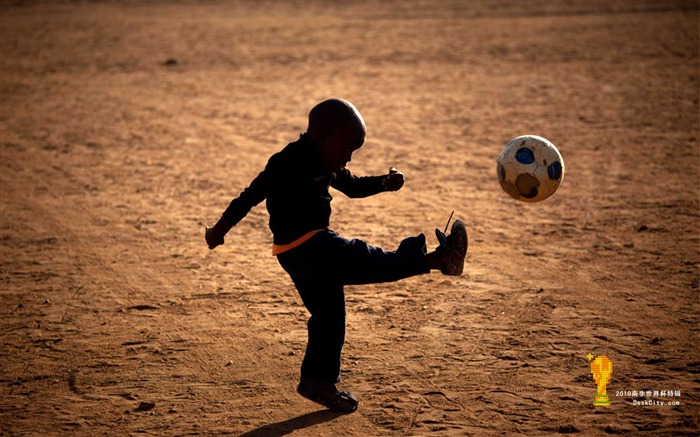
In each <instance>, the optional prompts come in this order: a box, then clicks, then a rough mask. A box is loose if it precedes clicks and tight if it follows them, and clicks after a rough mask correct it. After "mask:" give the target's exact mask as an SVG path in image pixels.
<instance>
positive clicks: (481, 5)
mask: <svg viewBox="0 0 700 437" xmlns="http://www.w3.org/2000/svg"><path fill="white" fill-rule="evenodd" d="M143 3H146V4H143ZM0 5H1V6H0V18H1V21H0V24H1V27H2V30H1V35H0V36H1V38H0V50H1V52H0V67H1V77H0V99H1V108H0V109H1V113H0V123H1V125H0V135H1V138H0V152H1V154H2V155H1V164H0V172H1V173H0V182H1V186H0V195H1V196H2V198H1V200H2V202H1V207H0V219H1V225H0V248H1V250H2V252H1V259H0V261H1V262H0V297H1V299H2V301H1V305H0V339H1V340H2V349H0V434H2V435H22V434H28V435H62V434H70V435H90V436H92V435H103V434H104V435H126V434H135V435H247V436H268V435H269V436H277V435H285V434H289V433H293V434H294V435H299V436H306V435H308V436H316V435H325V436H337V435H353V436H383V435H411V436H414V435H426V434H432V435H446V436H462V435H474V436H488V435H519V434H520V435H547V434H560V433H576V434H577V435H603V434H613V435H614V434H634V435H637V434H642V435H674V436H679V435H697V433H698V432H699V428H700V423H699V419H698V417H699V415H700V390H699V387H700V376H699V373H700V351H699V349H698V346H697V344H698V342H699V341H700V338H699V334H700V298H699V296H700V294H699V293H700V291H699V289H698V284H699V282H700V264H699V263H700V147H699V145H698V139H699V137H700V133H699V132H698V130H699V126H700V120H699V114H700V109H699V104H698V98H699V95H700V91H699V90H700V85H699V82H700V81H699V75H700V73H699V71H700V70H699V66H700V64H699V62H698V54H699V47H698V45H699V44H698V41H699V35H700V32H699V29H698V27H699V22H700V14H699V12H698V11H699V6H698V1H682V0H678V1H662V0H647V1H642V0H630V1H622V0H618V1H614V2H609V1H603V0H593V1H585V0H556V1H549V0H546V1H545V0H538V1H528V2H518V1H507V0H503V1H495V0H494V1H486V0H483V1H470V2H467V1H463V2H461V1H455V2H448V1H437V0H435V1H430V0H425V1H355V2H335V1H332V2H308V3H307V2H301V1H298V2H281V1H280V2H278V1H269V2H254V1H238V2H236V1H230V2H185V1H183V2H174V1H173V2H138V1H123V2H117V1H115V2H89V1H85V2H68V1H63V2H45V3H42V2H32V1H19V2H14V1H5V0H0ZM329 97H343V98H346V99H349V100H351V101H352V102H353V103H355V105H356V106H357V107H358V109H359V110H360V112H362V114H363V115H364V118H365V121H366V122H367V125H368V140H367V143H366V144H365V147H364V148H363V149H362V150H361V151H359V152H358V153H356V155H355V156H354V159H353V161H352V163H351V166H350V167H351V169H352V171H353V173H355V174H358V175H369V174H383V173H385V172H386V171H387V169H388V168H389V167H390V166H396V167H397V168H399V169H400V170H402V171H403V172H404V173H405V175H406V185H405V186H404V188H403V189H402V190H401V191H399V192H397V193H385V194H381V195H378V196H375V197H371V198H368V199H360V200H352V201H351V200H349V199H347V198H346V197H344V196H343V195H342V194H340V193H337V195H335V196H334V197H335V200H334V202H333V207H334V214H333V216H332V218H331V222H332V227H333V228H334V229H335V230H337V231H338V232H340V233H341V234H342V235H344V236H346V237H348V238H352V237H357V238H362V239H365V240H366V241H368V242H369V243H371V244H374V245H379V246H382V247H385V248H394V247H396V245H397V244H398V242H399V241H400V240H401V239H402V238H404V237H406V236H409V235H413V234H417V233H420V232H425V233H426V235H428V240H429V242H430V245H431V246H435V245H436V244H437V241H436V239H435V236H434V234H433V232H434V228H436V227H439V228H442V227H444V225H445V223H446V221H447V218H448V216H449V214H450V212H451V211H452V210H455V216H457V217H460V218H462V219H463V220H464V221H465V223H466V224H467V226H468V228H469V232H470V252H469V255H468V258H467V264H466V267H465V274H464V275H463V276H461V277H458V278H450V277H446V276H442V275H440V274H437V273H433V274H430V275H427V276H421V277H415V278H411V279H408V280H404V281H401V282H398V283H392V284H384V285H377V286H361V287H349V288H348V289H347V290H346V293H347V294H346V296H347V309H348V333H347V343H346V346H345V350H344V363H343V369H344V370H343V381H342V383H341V387H342V388H345V389H350V390H352V391H353V393H354V394H355V395H356V396H357V397H358V398H359V399H360V401H361V404H360V409H359V410H358V412H357V413H355V414H351V415H337V414H332V413H329V412H326V411H323V410H322V409H320V407H318V406H317V405H315V404H312V403H310V402H308V401H306V400H305V399H303V398H301V397H300V396H298V395H297V394H296V393H295V385H296V382H297V378H298V370H299V365H300V362H301V359H302V357H303V352H304V347H305V343H306V325H305V323H306V319H307V313H306V311H305V309H304V307H303V306H302V304H301V301H300V299H299V297H298V295H297V293H296V291H295V289H294V288H293V286H292V283H291V281H290V279H289V278H288V277H287V275H286V274H285V273H284V271H283V270H282V268H281V267H280V266H279V264H278V263H277V261H276V259H275V258H274V257H272V256H271V255H270V251H271V241H272V236H271V233H270V231H269V230H268V228H267V220H268V215H267V212H266V210H265V207H264V205H260V206H258V207H257V208H255V209H253V210H252V211H251V213H250V214H249V215H248V217H246V218H245V219H244V220H243V221H242V222H241V223H240V224H239V226H237V227H235V228H234V229H233V230H232V231H231V233H230V234H229V235H228V237H227V242H226V245H225V246H223V247H220V248H218V249H216V250H215V251H209V250H208V249H207V247H206V245H205V243H204V238H203V231H204V226H205V225H211V224H213V223H214V222H215V221H216V220H217V219H218V218H219V216H220V214H221V212H222V211H223V210H224V209H225V207H226V206H227V205H228V202H229V201H230V200H231V199H232V198H233V197H235V196H237V195H238V193H239V192H240V191H241V190H242V189H243V188H245V187H246V186H247V184H248V183H249V182H250V181H251V180H252V179H253V178H254V177H255V176H256V175H257V173H258V172H259V171H260V170H261V169H262V168H263V166H264V165H265V163H266V161H267V158H268V157H269V156H270V155H271V154H272V153H274V152H276V151H278V150H280V149H281V148H282V147H283V146H285V145H286V144H287V143H288V142H290V141H293V140H295V139H296V138H297V137H298V135H299V133H300V132H302V131H303V130H304V129H305V127H306V117H307V114H308V111H309V110H310V109H311V107H312V106H313V105H314V104H315V103H317V102H319V101H321V100H323V99H326V98H329ZM526 133H531V134H537V135H542V136H544V137H547V138H548V139H550V140H551V141H552V142H553V143H554V144H556V145H557V146H558V147H559V150H560V151H561V152H562V155H563V156H564V159H565V161H566V166H567V173H566V176H565V178H564V183H563V185H562V186H561V188H560V190H559V191H558V192H557V193H556V194H555V195H554V196H553V197H552V198H550V199H548V200H547V201H545V202H542V203H540V204H525V203H520V202H517V201H515V200H512V199H511V198H509V197H508V196H507V195H506V194H505V193H504V192H503V191H502V190H501V188H500V186H499V184H498V180H497V177H496V172H495V159H496V157H497V156H498V155H499V153H500V151H501V148H502V147H503V145H504V144H505V143H506V142H507V141H508V140H510V139H511V138H513V137H515V136H518V135H522V134H526ZM589 353H591V354H593V355H606V356H607V357H609V358H610V360H611V361H612V362H613V366H614V368H613V374H612V379H611V381H610V382H609V384H608V386H607V392H608V394H609V396H610V401H611V405H610V406H609V407H594V406H593V405H592V402H593V399H594V396H595V394H596V385H595V383H594V381H593V378H592V375H591V372H590V363H589V361H588V359H587V358H586V356H587V355H588V354H589ZM647 390H648V391H649V392H648V393H647ZM639 391H642V395H640V394H639ZM654 391H658V393H653V392H654ZM645 401H648V403H652V404H653V405H638V404H639V403H643V402H645ZM661 402H663V405H660V403H661ZM671 403H673V404H676V403H677V405H672V404H671Z"/></svg>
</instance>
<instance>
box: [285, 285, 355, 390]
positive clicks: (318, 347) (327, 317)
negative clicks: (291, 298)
mask: <svg viewBox="0 0 700 437" xmlns="http://www.w3.org/2000/svg"><path fill="white" fill-rule="evenodd" d="M293 279H294V283H295V285H296V287H297V290H298V291H299V295H300V296H301V298H302V300H303V302H304V305H305V306H306V308H307V310H308V311H309V313H310V314H311V317H310V318H309V321H308V324H307V327H308V343H307V345H306V353H305V354H304V361H303V362H302V365H301V378H302V379H310V380H316V381H323V382H330V383H336V382H338V381H340V361H341V352H342V350H343V344H344V343H345V294H344V290H343V286H342V285H340V284H338V283H333V282H327V281H319V282H314V281H305V280H304V279H299V278H293Z"/></svg>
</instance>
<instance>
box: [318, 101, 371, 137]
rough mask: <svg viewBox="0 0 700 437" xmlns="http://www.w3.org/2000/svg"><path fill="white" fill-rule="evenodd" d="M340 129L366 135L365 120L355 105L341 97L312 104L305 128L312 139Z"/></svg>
mask: <svg viewBox="0 0 700 437" xmlns="http://www.w3.org/2000/svg"><path fill="white" fill-rule="evenodd" d="M340 130H342V131H344V132H347V133H351V134H355V135H359V134H362V135H363V136H364V135H366V133H367V127H366V126H365V121H364V120H363V119H362V115H360V111H358V110H357V108H356V107H355V105H353V104H352V103H350V102H348V101H347V100H343V99H328V100H324V101H323V102H321V103H319V104H318V105H316V106H314V108H313V109H312V110H311V112H310V113H309V127H308V129H307V132H308V133H309V136H310V137H311V138H312V139H314V140H322V139H324V138H325V137H327V136H329V135H331V134H333V133H334V132H335V131H340Z"/></svg>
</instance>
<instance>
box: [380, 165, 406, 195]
mask: <svg viewBox="0 0 700 437" xmlns="http://www.w3.org/2000/svg"><path fill="white" fill-rule="evenodd" d="M382 185H383V186H384V189H385V190H387V191H398V190H400V189H401V187H403V173H401V172H400V171H398V170H397V169H396V168H394V167H391V168H390V169H389V174H388V175H386V176H384V179H383V180H382Z"/></svg>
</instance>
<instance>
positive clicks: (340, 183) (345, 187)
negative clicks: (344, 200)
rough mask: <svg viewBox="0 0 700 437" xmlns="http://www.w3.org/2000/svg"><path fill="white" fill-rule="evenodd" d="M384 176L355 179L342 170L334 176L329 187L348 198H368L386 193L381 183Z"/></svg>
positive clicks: (348, 171)
mask: <svg viewBox="0 0 700 437" xmlns="http://www.w3.org/2000/svg"><path fill="white" fill-rule="evenodd" d="M383 180H384V176H364V177H357V176H354V175H353V174H352V173H350V170H348V169H343V170H341V171H339V172H337V173H336V174H335V179H334V180H333V181H332V182H331V187H333V188H335V189H336V190H338V191H340V192H341V193H343V194H345V195H346V196H348V197H352V198H358V197H369V196H373V195H375V194H378V193H383V192H384V191H386V189H385V188H384V185H383V184H382V181H383Z"/></svg>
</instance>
